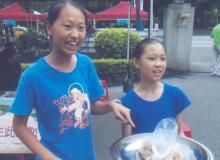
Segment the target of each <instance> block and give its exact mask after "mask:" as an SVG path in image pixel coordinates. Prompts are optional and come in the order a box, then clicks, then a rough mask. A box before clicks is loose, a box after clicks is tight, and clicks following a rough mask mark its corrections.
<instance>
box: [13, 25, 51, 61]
mask: <svg viewBox="0 0 220 160" xmlns="http://www.w3.org/2000/svg"><path fill="white" fill-rule="evenodd" d="M16 44H17V49H18V53H19V54H20V56H21V59H22V62H34V61H36V60H37V59H39V58H40V57H42V56H45V55H46V54H47V53H48V52H49V50H50V41H49V39H48V38H47V35H46V34H45V33H43V32H37V31H36V30H35V29H29V30H28V32H26V33H25V34H23V35H21V36H20V37H19V38H17V39H16Z"/></svg>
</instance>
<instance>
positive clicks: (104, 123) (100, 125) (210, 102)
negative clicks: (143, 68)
mask: <svg viewBox="0 0 220 160" xmlns="http://www.w3.org/2000/svg"><path fill="white" fill-rule="evenodd" d="M164 81H165V82H169V83H172V84H174V85H177V86H179V87H181V88H182V89H183V90H184V91H185V92H186V93H187V94H188V96H189V97H190V99H191V101H192V106H191V107H190V108H188V109H187V110H186V111H185V112H184V118H185V120H186V122H187V123H188V124H189V126H190V128H191V130H192V133H193V138H194V139H195V140H197V141H199V142H201V143H203V144H204V145H206V146H207V147H208V148H209V149H210V150H211V151H212V152H213V154H214V157H215V159H216V160H218V159H220V152H219V151H220V141H219V138H218V137H219V133H220V125H219V122H220V116H219V113H220V106H219V91H220V85H219V82H220V78H219V77H210V76H209V74H208V73H189V74H184V75H181V74H180V75H179V74H173V75H169V76H167V77H165V78H164ZM110 94H111V95H112V98H114V97H119V96H120V95H122V94H123V93H122V87H121V86H116V87H111V88H110ZM93 118H94V120H93V131H94V140H95V146H96V151H97V159H98V160H110V159H111V158H110V157H111V156H110V147H111V145H112V143H113V142H115V141H116V140H117V139H119V138H120V137H121V129H120V122H118V121H117V120H115V118H114V116H113V114H107V115H102V116H94V117H93Z"/></svg>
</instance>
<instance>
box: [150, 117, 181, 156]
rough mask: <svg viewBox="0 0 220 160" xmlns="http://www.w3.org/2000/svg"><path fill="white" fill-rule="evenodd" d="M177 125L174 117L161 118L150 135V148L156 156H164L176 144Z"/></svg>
mask: <svg viewBox="0 0 220 160" xmlns="http://www.w3.org/2000/svg"><path fill="white" fill-rule="evenodd" d="M177 131H178V125H177V122H176V120H175V119H174V118H166V119H162V120H161V121H160V122H159V123H158V124H157V126H156V128H155V130H154V132H153V137H152V150H153V153H154V155H155V156H156V157H159V158H166V157H168V155H169V154H170V153H171V152H172V150H173V148H174V147H175V144H176V137H177Z"/></svg>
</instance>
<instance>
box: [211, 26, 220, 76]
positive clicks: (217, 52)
mask: <svg viewBox="0 0 220 160" xmlns="http://www.w3.org/2000/svg"><path fill="white" fill-rule="evenodd" d="M211 37H212V39H213V51H214V57H213V62H212V66H211V76H220V24H217V25H216V26H215V27H214V28H213V29H212V32H211Z"/></svg>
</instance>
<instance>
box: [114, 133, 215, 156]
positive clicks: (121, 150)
mask: <svg viewBox="0 0 220 160" xmlns="http://www.w3.org/2000/svg"><path fill="white" fill-rule="evenodd" d="M151 135H152V134H150V133H143V134H136V135H132V136H128V137H125V138H123V139H119V140H117V141H116V142H115V143H114V144H113V145H112V147H111V154H112V157H113V159H114V160H138V159H136V156H135V154H136V153H135V152H137V150H136V149H140V147H141V146H143V145H141V144H142V143H146V141H148V140H151ZM176 143H177V144H179V145H187V146H188V147H189V148H190V149H191V150H192V151H193V152H194V155H195V156H196V159H197V160H214V157H213V154H212V152H211V151H210V150H209V149H208V148H207V147H206V146H205V145H203V144H201V143H200V142H198V141H196V140H193V139H191V138H187V137H177V141H176ZM131 144H135V145H134V146H135V147H136V149H133V150H126V147H127V146H128V145H131ZM138 147H139V148H138ZM125 155H126V156H125Z"/></svg>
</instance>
